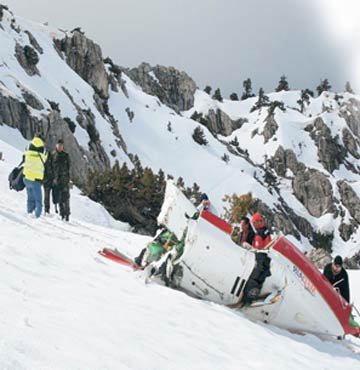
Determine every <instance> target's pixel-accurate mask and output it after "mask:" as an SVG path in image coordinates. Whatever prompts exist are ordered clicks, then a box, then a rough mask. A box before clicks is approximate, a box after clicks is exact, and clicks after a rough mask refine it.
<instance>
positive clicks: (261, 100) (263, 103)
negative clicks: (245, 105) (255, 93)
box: [250, 87, 270, 112]
mask: <svg viewBox="0 0 360 370" xmlns="http://www.w3.org/2000/svg"><path fill="white" fill-rule="evenodd" d="M269 105H270V99H269V97H268V96H266V95H265V92H264V89H263V88H262V87H261V88H260V90H259V97H258V100H257V102H256V103H255V104H254V106H253V107H252V108H251V109H250V112H254V111H255V110H257V109H260V108H262V107H268V106H269Z"/></svg>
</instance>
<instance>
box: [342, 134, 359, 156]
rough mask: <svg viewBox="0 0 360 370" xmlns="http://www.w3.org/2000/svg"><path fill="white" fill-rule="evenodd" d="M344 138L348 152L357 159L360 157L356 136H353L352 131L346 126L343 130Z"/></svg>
mask: <svg viewBox="0 0 360 370" xmlns="http://www.w3.org/2000/svg"><path fill="white" fill-rule="evenodd" d="M342 140H343V143H344V146H345V148H346V149H347V150H348V152H349V153H350V154H351V155H352V156H353V157H355V158H356V159H359V158H360V154H359V152H358V144H357V143H356V140H355V138H354V136H352V134H351V132H350V131H349V130H348V129H347V128H346V127H344V128H343V130H342Z"/></svg>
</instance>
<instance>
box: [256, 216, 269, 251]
mask: <svg viewBox="0 0 360 370" xmlns="http://www.w3.org/2000/svg"><path fill="white" fill-rule="evenodd" d="M251 223H252V224H253V226H254V229H255V238H254V240H253V242H252V246H253V248H255V249H264V248H265V247H266V246H267V245H268V244H269V243H270V242H271V235H270V231H269V229H268V228H267V227H266V226H265V223H264V220H263V217H262V216H261V214H260V213H255V214H254V215H253V216H252V218H251Z"/></svg>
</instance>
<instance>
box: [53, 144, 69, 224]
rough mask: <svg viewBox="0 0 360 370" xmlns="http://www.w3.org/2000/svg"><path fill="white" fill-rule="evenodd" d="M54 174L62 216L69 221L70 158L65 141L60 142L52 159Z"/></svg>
mask: <svg viewBox="0 0 360 370" xmlns="http://www.w3.org/2000/svg"><path fill="white" fill-rule="evenodd" d="M52 167H53V173H54V180H53V183H54V185H55V186H56V188H57V192H58V197H59V208H60V216H61V218H62V219H63V220H65V221H69V216H70V157H69V154H68V153H66V152H65V151H64V142H63V140H61V139H60V140H58V142H57V144H56V147H55V152H54V155H53V159H52Z"/></svg>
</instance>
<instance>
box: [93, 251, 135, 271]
mask: <svg viewBox="0 0 360 370" xmlns="http://www.w3.org/2000/svg"><path fill="white" fill-rule="evenodd" d="M98 253H99V254H100V255H101V256H103V257H106V258H108V259H110V260H112V261H114V262H117V263H120V264H121V265H124V266H129V267H131V268H132V269H134V270H138V269H140V268H139V266H137V265H136V264H135V263H134V262H133V261H132V260H130V259H129V258H127V257H126V256H123V255H121V254H120V253H119V252H117V251H114V250H112V249H109V248H104V249H103V250H101V251H99V252H98Z"/></svg>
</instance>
